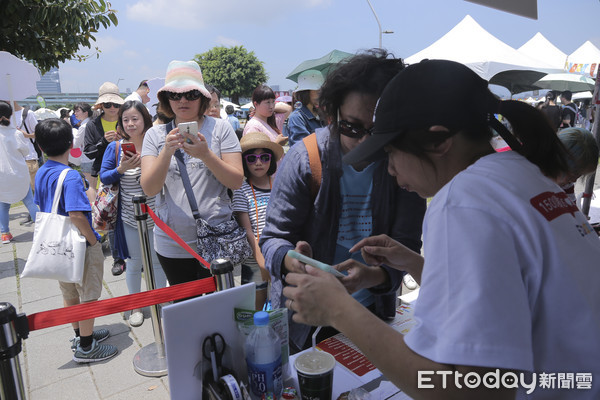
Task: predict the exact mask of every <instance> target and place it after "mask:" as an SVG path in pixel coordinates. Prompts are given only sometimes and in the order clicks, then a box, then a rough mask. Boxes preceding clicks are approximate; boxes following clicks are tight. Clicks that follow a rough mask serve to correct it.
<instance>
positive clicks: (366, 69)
mask: <svg viewBox="0 0 600 400" xmlns="http://www.w3.org/2000/svg"><path fill="white" fill-rule="evenodd" d="M402 69H404V63H403V62H402V59H399V58H394V57H393V55H392V54H390V53H388V52H387V51H386V50H383V49H371V50H367V51H365V52H363V53H360V54H357V55H355V56H353V57H351V58H349V59H347V60H344V61H342V62H341V63H340V64H339V65H338V66H337V67H336V68H335V69H334V70H332V71H330V72H329V74H328V75H327V77H326V78H325V82H324V83H323V86H321V93H320V95H319V107H320V109H322V110H323V112H324V114H325V116H326V120H329V121H331V124H332V127H333V130H334V131H335V130H337V113H338V110H339V109H340V106H341V105H342V103H343V102H344V99H345V98H346V96H347V95H348V94H349V93H351V92H358V93H364V94H370V95H373V96H374V97H375V98H379V96H380V95H381V92H383V89H384V88H385V86H386V85H387V84H388V82H389V81H390V80H391V79H392V78H393V77H394V76H396V74H397V73H398V72H400V71H401V70H402ZM296 98H299V97H298V94H296ZM303 104H304V102H303Z"/></svg>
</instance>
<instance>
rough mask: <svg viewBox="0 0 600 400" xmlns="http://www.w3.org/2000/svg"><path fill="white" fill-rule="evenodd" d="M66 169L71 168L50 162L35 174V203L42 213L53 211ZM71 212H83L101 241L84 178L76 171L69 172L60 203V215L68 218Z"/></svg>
mask: <svg viewBox="0 0 600 400" xmlns="http://www.w3.org/2000/svg"><path fill="white" fill-rule="evenodd" d="M65 168H69V166H67V165H65V164H61V163H59V162H56V161H52V160H48V161H46V162H45V163H44V165H42V166H41V167H40V169H39V170H38V172H37V173H36V174H35V194H34V201H35V203H36V204H37V205H39V206H40V211H42V212H47V213H49V212H51V211H52V201H53V200H54V192H55V190H56V184H57V182H58V177H59V176H60V173H61V172H62V171H63V170H64V169H65ZM69 169H70V168H69ZM69 211H81V212H83V213H84V214H85V216H86V218H87V220H88V222H89V223H90V227H91V228H92V230H93V231H94V235H96V238H97V239H98V240H100V235H99V234H98V232H96V231H95V230H94V227H93V225H92V207H91V206H90V201H89V200H88V197H87V195H86V194H85V186H84V183H83V178H82V177H81V175H79V172H77V171H75V170H71V171H69V172H67V176H66V177H65V180H64V182H63V188H62V193H61V196H60V201H59V202H58V210H57V212H58V214H60V215H64V216H65V217H68V216H69Z"/></svg>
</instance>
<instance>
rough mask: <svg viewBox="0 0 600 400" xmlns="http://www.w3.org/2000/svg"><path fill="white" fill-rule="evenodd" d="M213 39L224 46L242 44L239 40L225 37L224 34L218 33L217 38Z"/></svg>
mask: <svg viewBox="0 0 600 400" xmlns="http://www.w3.org/2000/svg"><path fill="white" fill-rule="evenodd" d="M215 40H216V42H217V44H219V45H221V46H225V47H233V46H241V45H242V44H243V43H242V42H240V41H239V40H236V39H232V38H227V37H225V36H220V35H219V36H217V38H216V39H215Z"/></svg>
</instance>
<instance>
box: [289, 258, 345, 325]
mask: <svg viewBox="0 0 600 400" xmlns="http://www.w3.org/2000/svg"><path fill="white" fill-rule="evenodd" d="M296 251H298V250H297V249H296ZM285 281H286V282H287V283H288V284H289V285H292V286H286V287H284V288H283V295H284V296H285V297H287V298H288V300H286V302H285V303H286V304H285V306H286V307H287V308H289V309H290V310H292V311H294V314H293V315H292V319H293V320H294V321H295V322H299V323H302V324H307V325H324V326H332V325H333V323H332V322H333V320H334V319H335V316H336V314H337V313H339V312H341V307H339V305H340V304H344V303H345V302H347V301H352V298H351V297H350V295H349V294H348V292H347V291H346V288H344V286H343V285H342V284H341V283H340V281H339V280H338V279H337V278H336V277H335V276H333V275H331V274H330V273H329V272H325V271H321V270H320V269H318V268H314V267H311V266H310V265H307V266H306V273H304V274H297V273H290V274H287V275H286V277H285Z"/></svg>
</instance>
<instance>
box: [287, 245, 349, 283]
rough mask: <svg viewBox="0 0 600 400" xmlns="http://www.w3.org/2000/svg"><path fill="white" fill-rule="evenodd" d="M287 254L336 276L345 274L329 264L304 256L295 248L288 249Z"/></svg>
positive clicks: (341, 276)
mask: <svg viewBox="0 0 600 400" xmlns="http://www.w3.org/2000/svg"><path fill="white" fill-rule="evenodd" d="M287 255H288V256H290V257H292V258H295V259H296V260H298V261H300V262H303V263H304V264H308V265H311V266H313V267H316V268H319V269H320V270H323V271H325V272H329V273H330V274H332V275H333V276H337V277H338V278H343V277H344V276H345V275H344V274H342V273H341V272H340V271H338V270H337V269H335V268H333V267H332V266H331V265H329V264H325V263H322V262H321V261H317V260H314V259H312V258H310V257H308V256H305V255H304V254H301V253H298V252H297V251H296V250H288V252H287Z"/></svg>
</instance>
